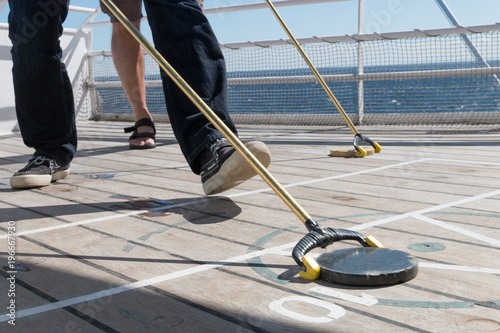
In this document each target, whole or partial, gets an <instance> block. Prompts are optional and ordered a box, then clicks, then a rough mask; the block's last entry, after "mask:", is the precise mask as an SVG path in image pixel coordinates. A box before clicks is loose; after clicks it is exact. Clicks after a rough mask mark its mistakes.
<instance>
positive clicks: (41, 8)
mask: <svg viewBox="0 0 500 333" xmlns="http://www.w3.org/2000/svg"><path fill="white" fill-rule="evenodd" d="M9 6H10V13H9V38H10V39H11V41H12V50H11V53H12V61H13V68H12V74H13V79H14V92H15V101H16V112H17V119H18V123H19V128H20V130H21V134H22V137H23V140H24V143H25V144H26V145H27V146H28V147H33V148H34V149H35V155H37V156H46V157H50V158H55V159H56V160H58V161H59V162H60V163H63V164H69V163H70V162H71V160H72V159H73V156H74V154H75V152H76V148H77V135H76V125H75V110H74V100H73V89H72V87H71V81H70V79H69V77H68V73H67V71H66V67H65V66H64V64H63V63H62V61H61V58H62V50H61V47H60V45H59V37H60V36H61V35H62V31H63V28H62V23H63V22H64V20H65V18H66V16H67V14H68V6H69V0H42V1H39V0H9Z"/></svg>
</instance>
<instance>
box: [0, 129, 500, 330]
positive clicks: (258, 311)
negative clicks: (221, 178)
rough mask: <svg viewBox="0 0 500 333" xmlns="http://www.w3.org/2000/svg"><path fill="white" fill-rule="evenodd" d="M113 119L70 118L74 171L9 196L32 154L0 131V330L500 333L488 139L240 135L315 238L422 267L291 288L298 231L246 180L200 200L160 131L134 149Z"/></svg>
mask: <svg viewBox="0 0 500 333" xmlns="http://www.w3.org/2000/svg"><path fill="white" fill-rule="evenodd" d="M123 125H125V124H124V123H109V122H81V123H79V138H80V142H79V144H80V146H79V152H78V155H77V157H76V158H75V160H74V162H73V163H72V166H71V172H72V173H71V176H70V177H69V178H67V179H65V180H63V181H58V182H56V183H54V184H52V185H50V186H47V187H44V188H40V189H32V190H22V191H20V190H12V189H11V188H10V186H9V185H8V183H9V178H10V176H11V175H12V173H13V172H15V171H17V170H18V169H20V168H21V167H23V166H24V164H25V163H26V161H27V160H28V159H29V157H30V155H31V154H32V150H31V149H29V148H26V147H25V146H24V145H23V143H22V140H21V137H20V135H18V134H13V135H9V136H3V137H0V161H1V162H0V257H1V263H2V264H1V266H2V267H3V268H2V270H0V273H1V275H2V277H3V278H2V279H0V295H1V296H0V301H1V311H0V320H1V322H0V332H51V333H52V332H412V331H416V332H499V331H500V251H499V248H500V132H498V130H491V129H487V128H481V127H478V128H461V127H458V128H438V129H432V128H423V127H371V128H362V127H361V128H360V132H361V133H363V134H364V135H367V136H369V137H370V138H372V139H374V140H376V141H377V142H379V143H380V145H381V146H382V149H383V150H382V152H381V153H379V154H375V155H371V156H367V157H365V158H340V157H329V156H328V154H329V152H330V149H332V148H335V147H337V146H346V145H347V146H348V145H350V144H351V142H352V139H353V134H352V133H351V132H350V131H349V130H348V129H346V128H323V127H285V126H259V127H253V126H240V127H239V128H240V137H241V138H242V139H246V138H252V137H255V138H259V139H261V140H262V141H264V142H266V143H267V144H268V146H269V149H270V151H271V153H272V163H271V166H270V168H269V171H270V172H271V174H272V175H273V176H274V177H275V178H276V179H277V180H278V181H279V182H280V183H281V184H282V185H284V186H286V188H287V190H288V191H289V192H290V194H291V195H292V196H293V197H294V198H295V199H296V200H297V202H298V203H299V204H300V205H301V206H302V207H303V208H304V209H305V210H306V211H307V212H308V213H309V214H310V215H311V216H312V217H313V218H314V219H316V220H317V221H318V222H320V223H321V224H322V225H323V226H326V227H338V228H352V229H355V230H357V231H359V232H361V233H363V234H365V235H373V236H375V237H376V238H377V239H378V240H379V241H380V242H382V243H383V244H384V245H385V247H387V248H390V249H396V250H402V251H406V252H408V253H410V254H412V255H413V256H415V257H416V258H418V260H419V273H418V275H417V277H416V278H415V279H413V280H411V281H408V282H406V283H403V284H398V285H392V286H385V287H376V288H373V287H372V288H368V287H348V286H340V285H335V284H331V283H327V282H324V281H321V280H317V281H307V280H304V279H302V278H300V277H299V275H298V272H299V266H297V265H296V264H295V262H294V261H293V259H292V257H291V256H290V254H291V250H292V248H293V246H294V245H295V244H296V243H297V242H298V241H299V240H300V239H301V238H302V237H303V236H304V235H306V234H307V230H306V229H305V227H304V226H303V225H302V223H301V222H300V220H299V219H298V218H297V217H296V216H295V215H294V214H293V213H292V212H291V211H290V210H289V209H288V208H287V206H286V205H285V204H284V203H283V202H282V201H281V199H280V198H279V197H278V196H277V195H276V194H274V192H272V191H271V190H270V189H269V187H268V186H267V185H266V184H265V182H264V181H263V180H262V179H260V178H259V177H258V176H257V177H255V178H253V179H251V180H249V181H247V182H245V183H243V184H242V185H241V186H239V187H238V188H236V189H233V190H231V191H228V192H225V193H223V194H222V195H219V196H213V197H206V196H204V195H203V192H202V189H201V184H200V179H199V176H196V175H194V174H193V173H192V172H191V171H190V169H189V167H188V166H187V164H186V162H185V161H184V158H183V156H182V155H181V153H180V150H179V147H178V145H177V143H176V141H175V139H174V136H173V134H172V132H171V130H170V127H169V125H167V124H161V125H158V131H159V134H158V140H157V143H158V148H156V149H154V150H147V151H131V150H129V149H128V143H127V137H128V136H127V135H125V134H123V131H122V127H123ZM127 125H129V124H127ZM9 224H10V225H13V226H15V233H16V234H15V252H16V253H15V260H16V265H17V266H16V268H15V273H13V275H14V276H15V280H16V284H15V296H8V294H9V289H11V285H10V281H9V280H8V277H9V276H10V275H9V274H8V273H7V271H8V270H9V268H8V266H7V263H8V243H7V230H8V227H9ZM357 246H359V244H357V243H354V242H338V243H334V244H333V245H331V246H329V247H328V248H327V249H321V248H318V249H315V250H314V251H313V254H315V255H317V254H321V253H324V252H329V251H334V250H335V249H341V248H347V247H357ZM11 300H15V305H16V308H15V315H16V320H15V324H16V325H15V326H12V325H10V324H9V323H8V322H7V320H10V318H9V317H8V316H7V315H6V314H7V313H8V311H9V310H8V309H7V306H8V305H9V303H8V302H10V301H11Z"/></svg>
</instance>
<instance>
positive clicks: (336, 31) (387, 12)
mask: <svg viewBox="0 0 500 333" xmlns="http://www.w3.org/2000/svg"><path fill="white" fill-rule="evenodd" d="M278 1H279V0H275V1H274V3H276V2H278ZM1 2H2V0H0V6H1ZM445 2H446V3H447V4H448V6H449V7H450V9H451V10H452V12H453V14H454V15H455V17H456V19H457V20H458V22H459V23H460V24H461V25H463V26H474V25H486V24H494V23H497V22H500V1H499V0H474V1H471V0H445ZM251 3H265V1H264V0H205V8H214V7H225V6H234V5H240V4H251ZM71 5H74V6H80V7H89V8H97V7H98V6H99V1H98V0H71ZM277 10H278V12H279V13H280V15H281V17H282V18H283V20H284V21H285V23H286V25H287V26H288V27H289V29H290V30H291V31H292V33H293V35H294V36H295V37H296V38H301V37H312V36H319V37H324V36H341V35H345V34H356V33H357V31H358V27H357V20H358V1H357V0H350V1H338V0H337V1H336V2H331V3H324V4H310V5H301V6H293V7H281V8H277ZM8 12H9V8H8V5H7V6H6V7H5V8H4V10H3V11H2V12H1V13H0V22H7V15H8ZM144 14H145V12H144ZM86 17H87V14H79V13H70V15H69V17H68V19H67V20H66V22H65V23H64V26H65V27H68V28H76V27H78V26H80V24H81V23H82V22H83V21H84V20H85V18H86ZM208 18H209V21H210V23H211V25H212V28H213V29H214V31H215V34H216V35H217V38H218V40H219V42H221V43H232V42H246V41H263V40H274V39H281V38H287V36H286V33H285V32H284V31H283V28H282V27H281V26H280V25H279V23H278V21H277V20H276V18H275V17H274V16H273V14H272V12H271V11H270V10H269V9H268V8H265V9H259V10H252V11H246V12H232V13H222V14H212V15H208ZM102 20H107V16H106V15H104V14H100V15H99V16H97V18H96V19H95V20H94V21H102ZM364 24H365V33H372V32H392V31H408V30H414V29H434V28H446V27H450V26H451V25H450V22H449V21H448V20H447V18H446V16H445V15H444V14H443V12H442V11H441V10H440V8H439V6H438V5H437V4H436V1H435V0H365V20H364ZM141 31H142V32H143V33H144V35H145V36H146V38H147V39H148V40H150V41H152V37H151V32H150V30H149V27H148V25H147V24H146V23H145V22H143V24H142V27H141ZM110 40H111V27H110V26H104V27H98V28H95V30H94V35H93V43H92V49H93V50H94V51H101V50H110V48H111V45H110V43H111V42H110Z"/></svg>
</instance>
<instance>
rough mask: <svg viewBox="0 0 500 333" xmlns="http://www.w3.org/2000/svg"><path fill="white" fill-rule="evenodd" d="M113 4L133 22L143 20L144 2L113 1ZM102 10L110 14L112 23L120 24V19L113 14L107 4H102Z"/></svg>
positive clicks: (138, 0) (137, 0)
mask: <svg viewBox="0 0 500 333" xmlns="http://www.w3.org/2000/svg"><path fill="white" fill-rule="evenodd" d="M113 3H114V4H115V5H116V7H118V9H120V10H121V11H122V13H123V14H124V15H125V16H126V17H127V18H128V19H129V20H130V21H132V22H134V21H139V20H140V19H141V18H142V11H141V7H142V0H113ZM101 10H102V12H103V13H105V14H108V15H109V17H110V18H111V22H118V19H117V18H116V17H115V16H114V15H113V14H112V13H111V11H110V10H109V9H108V7H106V5H105V4H103V3H102V2H101Z"/></svg>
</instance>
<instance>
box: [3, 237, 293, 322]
mask: <svg viewBox="0 0 500 333" xmlns="http://www.w3.org/2000/svg"><path fill="white" fill-rule="evenodd" d="M293 246H295V243H289V244H284V245H280V246H276V247H273V248H270V249H265V250H259V251H254V252H249V253H246V254H243V255H240V256H236V257H233V258H229V259H225V260H221V261H217V262H213V263H209V264H203V265H199V266H194V267H191V268H187V269H184V270H180V271H176V272H172V273H168V274H165V275H161V276H156V277H153V278H149V279H145V280H141V281H136V282H133V283H129V284H126V285H123V286H119V287H115V288H111V289H107V290H101V291H98V292H95V293H92V294H88V295H83V296H78V297H73V298H70V299H67V300H63V301H58V302H54V303H50V304H45V305H40V306H36V307H33V308H28V309H25V310H19V311H17V312H16V319H18V318H22V317H27V316H31V315H35V314H40V313H44V312H48V311H52V310H56V309H61V308H64V307H67V306H73V305H75V304H79V303H83V302H89V301H92V300H96V299H99V298H103V297H109V296H111V295H116V294H121V293H124V292H127V291H131V290H135V289H138V288H143V287H147V286H151V285H154V284H158V283H161V282H165V281H169V280H173V279H177V278H182V277H185V276H188V275H193V274H196V273H200V272H204V271H208V270H211V269H214V268H218V267H222V266H225V265H229V264H232V263H236V262H240V261H244V260H247V259H251V258H255V257H260V256H263V255H266V254H271V253H274V252H279V251H282V250H284V249H287V248H291V247H293ZM8 320H10V317H9V316H8V314H3V315H1V316H0V322H6V321H8Z"/></svg>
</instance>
